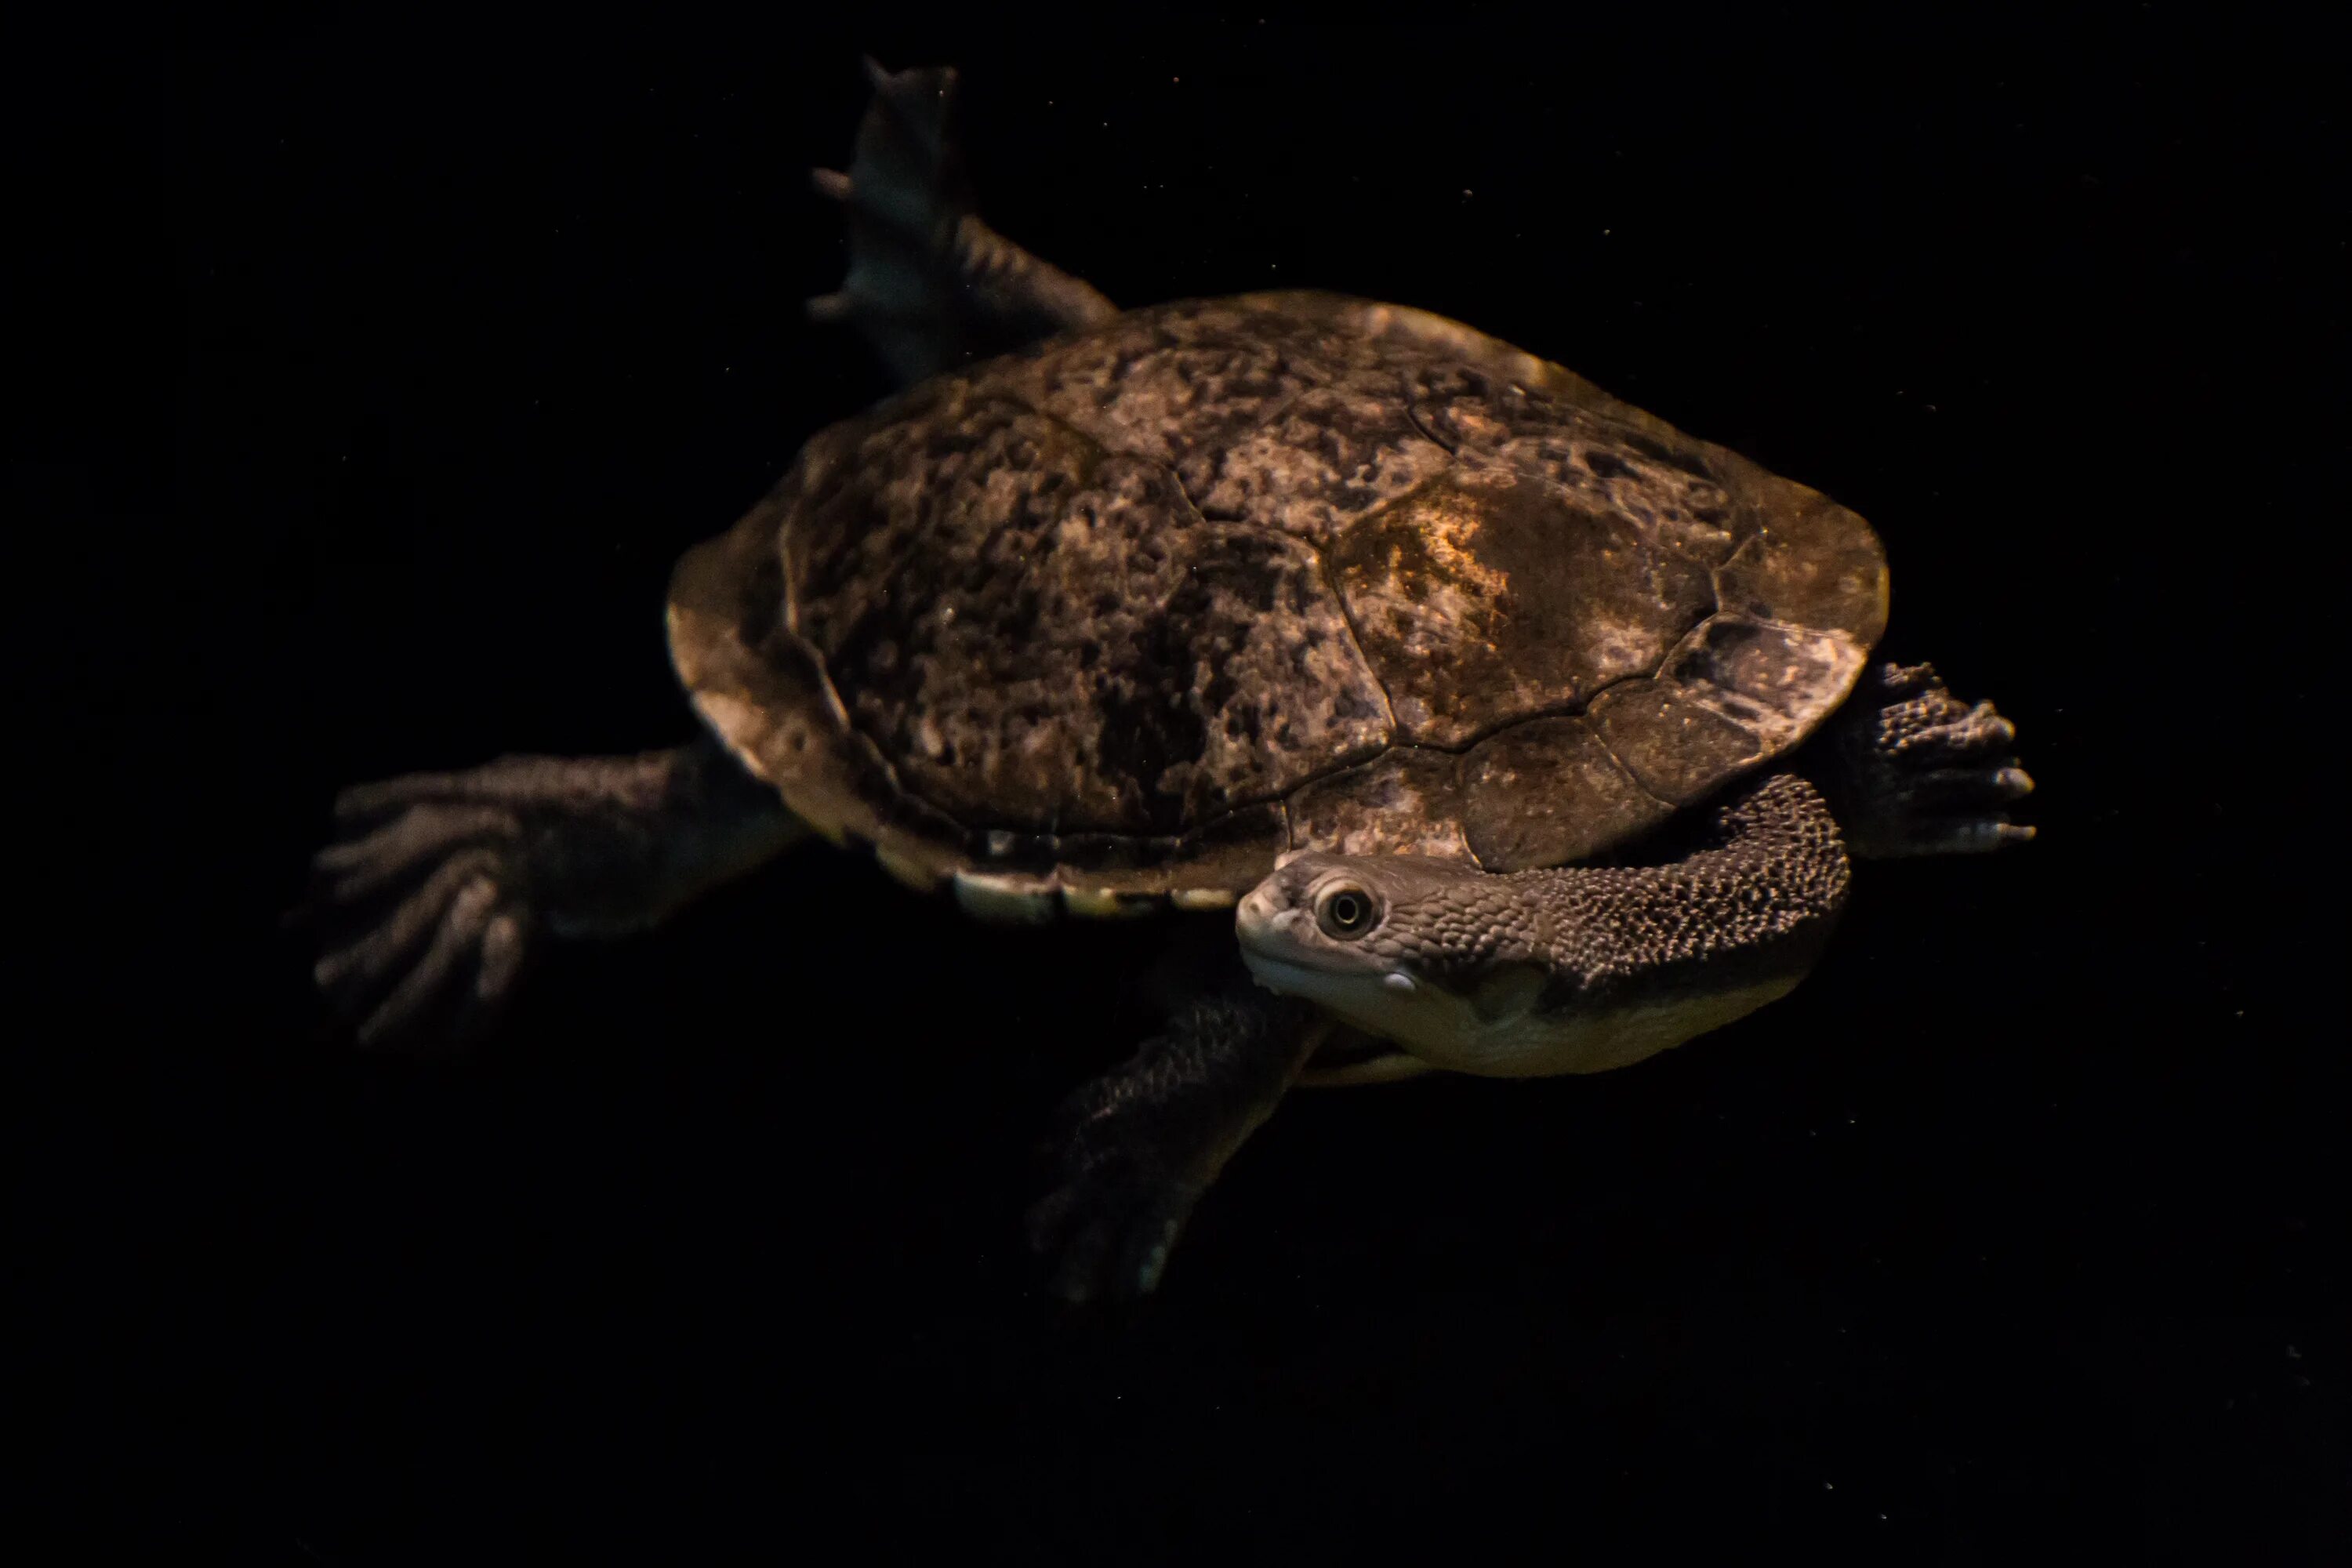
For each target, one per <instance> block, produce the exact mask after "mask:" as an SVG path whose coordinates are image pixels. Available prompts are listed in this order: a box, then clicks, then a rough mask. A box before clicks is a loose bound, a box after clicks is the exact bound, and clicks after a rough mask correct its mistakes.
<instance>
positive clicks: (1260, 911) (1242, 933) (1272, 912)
mask: <svg viewBox="0 0 2352 1568" xmlns="http://www.w3.org/2000/svg"><path fill="white" fill-rule="evenodd" d="M1282 910H1283V901H1282V899H1281V898H1280V896H1279V895H1277V894H1276V891H1275V889H1274V884H1273V882H1271V881H1265V882H1260V883H1259V884H1258V885H1257V886H1256V887H1255V888H1252V889H1250V890H1249V892H1248V894H1247V895H1246V896H1245V897H1244V898H1243V900H1242V901H1241V907H1240V908H1239V909H1237V910H1234V934H1235V935H1236V936H1238V937H1240V938H1241V940H1242V942H1243V944H1244V946H1262V945H1264V944H1265V942H1266V941H1267V940H1268V939H1269V938H1271V937H1272V936H1273V935H1274V928H1275V921H1276V917H1278V916H1279V915H1280V914H1281V913H1282Z"/></svg>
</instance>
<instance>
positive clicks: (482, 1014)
mask: <svg viewBox="0 0 2352 1568" xmlns="http://www.w3.org/2000/svg"><path fill="white" fill-rule="evenodd" d="M335 820H336V824H337V826H338V828H339V829H340V831H341V835H342V837H341V840H340V841H339V842H337V843H335V844H333V845H331V846H330V847H328V848H326V849H324V850H321V851H320V853H319V855H318V856H317V857H316V858H315V859H313V861H312V862H311V866H312V870H313V874H314V878H315V881H314V885H313V889H312V892H311V896H310V902H309V904H308V906H307V907H306V908H305V909H304V910H302V911H300V913H301V915H302V916H303V917H304V918H305V920H306V921H307V922H308V923H310V924H312V925H314V926H317V927H319V928H320V930H321V931H322V932H323V933H324V934H325V936H326V938H327V941H328V943H329V946H330V951H328V952H327V953H326V954H325V955H324V956H323V957H321V958H320V960H319V962H318V963H317V965H316V966H315V968H314V970H313V976H314V978H315V979H316V981H317V983H318V985H319V988H320V990H321V991H322V992H324V993H325V994H326V995H327V997H328V1000H329V1001H330V1002H331V1004H332V1005H334V1007H335V1008H336V1010H337V1011H338V1012H340V1013H341V1014H343V1015H344V1016H347V1017H349V1018H352V1019H353V1020H355V1021H356V1026H357V1033H358V1037H359V1040H360V1043H362V1045H377V1044H383V1043H386V1042H389V1041H392V1040H394V1039H398V1038H401V1037H421V1036H425V1035H428V1034H430V1033H432V1032H434V1026H436V1025H439V1026H442V1027H443V1028H444V1029H445V1030H446V1032H448V1033H450V1034H453V1035H457V1036H459V1037H463V1036H467V1035H470V1034H473V1033H476V1032H478V1031H479V1030H480V1029H482V1028H484V1027H486V1026H488V1024H489V1023H490V1022H491V1021H493V1020H494V1019H495V1018H496V1016H497V1015H498V1013H499V1010H500V1009H501V1008H502V1007H503V1005H505V1003H506V1002H507V1000H508V998H509V995H510V994H511V993H512V991H513V989H514V984H515V980H516V977H517V975H518V974H519V973H520V971H521V968H522V964H523V960H524V958H525V956H526V955H527V952H528V950H529V949H530V947H531V946H532V945H533V943H534V942H536V941H537V940H538V939H539V938H540V937H541V936H542V935H552V936H557V937H572V936H616V935H621V934H624V933H625V932H628V931H635V930H640V929H642V928H644V927H646V926H648V925H651V924H653V923H654V922H655V921H658V920H660V919H661V918H662V917H663V916H665V915H667V914H668V913H669V912H670V911H671V910H675V909H676V908H677V907H678V906H679V905H680V904H682V903H684V902H686V901H687V900H688V899H691V898H693V897H694V896H695V895H696V894H698V893H699V892H701V891H702V890H703V889H707V888H709V887H710V886H712V885H713V884H715V883H717V882H719V881H720V880H722V879H726V878H728V877H730V876H732V875H735V874H737V873H739V872H740V871H744V870H748V869H750V868H751V867H752V866H755V865H757V864H759V863H760V862H761V861H762V860H765V859H766V858H768V857H770V856H772V855H773V854H774V853H776V851H778V850H780V849H782V847H784V846H785V845H787V844H789V843H791V842H792V841H793V839H795V838H797V837H800V836H801V835H802V834H803V832H804V831H805V829H804V828H803V826H801V825H800V823H799V822H798V821H797V820H796V819H795V818H793V816H791V815H790V814H789V813H788V812H786V811H785V810H784V808H783V805H782V803H781V802H780V801H779V800H777V798H776V796H775V794H774V792H773V791H772V790H770V789H768V788H767V787H766V786H765V785H763V784H759V783H757V781H755V780H753V779H751V778H750V777H749V776H748V775H747V774H745V773H743V771H742V769H741V768H740V766H738V765H737V764H736V763H735V762H734V761H733V759H731V758H730V757H728V756H726V755H725V754H724V753H723V752H720V751H719V749H718V747H717V746H716V745H714V744H712V743H710V742H707V741H706V742H701V743H698V744H696V745H691V746H684V747H680V748H678V749H677V750H676V751H667V752H646V753H644V754H642V755H639V756H633V757H597V758H586V759H572V758H562V757H502V758H500V759H499V760H498V761H497V762H494V763H489V764H488V766H485V767H479V768H475V769H471V770H469V771H467V772H464V773H411V774H408V775H406V776H404V777H402V778H396V779H387V780H385V781H383V782H382V783H380V784H361V785H358V786H356V787H355V788H352V789H347V790H345V791H344V792H343V793H342V794H341V795H340V796H338V797H337V799H336V801H335Z"/></svg>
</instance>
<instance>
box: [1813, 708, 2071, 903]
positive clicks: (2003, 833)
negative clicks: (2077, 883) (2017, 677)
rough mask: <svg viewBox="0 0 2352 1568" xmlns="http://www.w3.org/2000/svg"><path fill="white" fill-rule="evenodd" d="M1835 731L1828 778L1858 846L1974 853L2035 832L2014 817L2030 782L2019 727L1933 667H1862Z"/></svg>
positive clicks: (1895, 854)
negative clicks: (1954, 689) (1833, 764)
mask: <svg viewBox="0 0 2352 1568" xmlns="http://www.w3.org/2000/svg"><path fill="white" fill-rule="evenodd" d="M1836 739H1837V751H1838V753H1839V755H1838V763H1839V766H1838V769H1837V776H1836V777H1834V778H1832V779H1825V780H1824V781H1823V782H1824V783H1825V784H1830V785H1831V786H1832V789H1833V790H1834V792H1835V795H1836V796H1837V804H1838V805H1839V807H1840V816H1841V819H1842V820H1843V822H1844V824H1845V828H1846V837H1847V841H1848V843H1849V844H1850V845H1851V846H1852V847H1853V852H1854V853H1855V854H1857V855H1863V856H1868V857H1870V858H1874V859H1894V858H1901V857H1905V856H1912V855H1965V854H1975V853H1979V852H1982V851H1985V850H1990V849H1998V848H2000V847H2002V846H2003V845H2006V844H2022V843H2024V842H2025V841H2026V840H2028V839H2030V838H2032V837H2033V829H2032V828H2031V827H2027V826H2020V825H2019V824H2016V823H2013V822H2011V821H2010V820H2009V816H2008V808H2009V807H2010V806H2011V805H2013V804H2015V803H2016V802H2017V801H2020V800H2022V799H2023V798H2024V797H2025V796H2026V795H2029V794H2030V793H2032V789H2033V781H2032V779H2031V778H2029V777H2028V776H2026V772H2025V770H2024V769H2023V768H2021V767H2020V766H2018V764H2017V756H2016V749H2015V748H2016V742H2017V731H2016V729H2015V727H2014V726H2012V725H2011V723H2010V721H2008V720H2006V719H2004V718H2002V717H2001V716H2000V714H1999V713H1997V712H1995V711H1994V710H1993V705H1992V704H1991V703H1990V702H1979V703H1978V704H1976V705H1975V706H1974V707H1970V706H1969V704H1968V703H1965V702H1963V701H1961V700H1959V699H1958V698H1957V697H1954V696H1953V695H1952V694H1951V693H1950V692H1949V691H1948V690H1946V689H1944V683H1943V682H1942V681H1941V680H1940V679H1937V676H1936V671H1935V668H1934V667H1933V666H1930V665H1925V664H1914V665H1899V664H1889V665H1884V666H1882V667H1880V668H1878V669H1876V670H1874V671H1872V672H1869V673H1867V674H1865V675H1864V677H1863V683H1862V685H1861V687H1860V688H1859V689H1857V690H1856V691H1855V692H1854V694H1853V698H1852V699H1851V700H1849V701H1848V703H1847V705H1846V710H1845V712H1844V713H1843V714H1842V715H1841V716H1840V721H1839V729H1838V734H1837V737H1836Z"/></svg>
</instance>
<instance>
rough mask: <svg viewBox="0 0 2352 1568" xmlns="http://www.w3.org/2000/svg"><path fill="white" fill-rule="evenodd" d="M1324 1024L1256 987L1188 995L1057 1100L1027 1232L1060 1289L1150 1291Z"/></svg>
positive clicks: (1098, 1296)
mask: <svg viewBox="0 0 2352 1568" xmlns="http://www.w3.org/2000/svg"><path fill="white" fill-rule="evenodd" d="M1328 1027H1329V1026H1328V1024H1326V1023H1324V1022H1323V1021H1322V1020H1321V1019H1320V1018H1319V1017H1318V1016H1317V1015H1316V1013H1315V1012H1314V1010H1313V1009H1312V1008H1310V1007H1308V1006H1307V1005H1303V1004H1301V1003H1297V1002H1295V1001H1290V1000H1287V999H1284V998H1278V997H1275V996H1271V995H1265V994H1260V993H1255V992H1252V993H1246V994H1243V993H1235V994H1220V995H1217V996H1214V997H1211V998H1209V999H1206V1000H1202V1001H1199V1002H1195V1003H1193V1004H1192V1005H1191V1006H1190V1007H1188V1008H1186V1009H1185V1010H1184V1011H1183V1012H1182V1013H1181V1014H1179V1015H1178V1016H1177V1017H1176V1019H1175V1021H1174V1022H1173V1023H1171V1025H1170V1026H1169V1027H1168V1028H1167V1029H1166V1030H1165V1031H1164V1032H1162V1033H1161V1034H1160V1035H1157V1036H1155V1037H1152V1038H1151V1039H1150V1040H1148V1041H1146V1042H1145V1043H1144V1046H1143V1048H1142V1049H1140V1050H1139V1051H1138V1052H1137V1053H1136V1054H1135V1055H1134V1057H1133V1058H1130V1059H1129V1061H1128V1062H1127V1064H1126V1065H1125V1066H1123V1067H1121V1068H1118V1070H1117V1071H1116V1072H1113V1073H1110V1074H1108V1076H1106V1077H1104V1078H1101V1079H1097V1080H1096V1081H1095V1082H1094V1083H1091V1084H1089V1085H1087V1087H1086V1088H1085V1089H1081V1090H1079V1091H1078V1092H1077V1093H1076V1095H1074V1096H1072V1097H1071V1099H1070V1100H1069V1102H1068V1103H1067V1104H1066V1106H1065V1107H1064V1109H1063V1111H1062V1121H1063V1129H1062V1137H1061V1140H1060V1153H1059V1156H1058V1159H1057V1162H1056V1165H1057V1169H1056V1174H1057V1177H1058V1181H1057V1184H1056V1185H1055V1188H1054V1190H1053V1191H1052V1192H1050V1193H1048V1194H1046V1196H1045V1198H1044V1199H1043V1200H1042V1201H1040V1202H1039V1203H1038V1205H1036V1207H1035V1208H1034V1209H1032V1210H1031V1211H1030V1214H1029V1244H1030V1246H1031V1247H1032V1248H1033V1249H1034V1250H1035V1251H1036V1252H1038V1253H1039V1254H1041V1255H1043V1256H1044V1257H1045V1258H1047V1259H1048V1261H1049V1262H1050V1264H1051V1265H1052V1267H1053V1270H1054V1273H1053V1289H1054V1293H1055V1295H1057V1296H1060V1297H1062V1298H1063V1299H1064V1300H1069V1301H1089V1300H1102V1299H1121V1298H1129V1297H1136V1296H1143V1295H1148V1294H1150V1291H1151V1290H1152V1289H1153V1288H1154V1287H1156V1286H1157V1285H1158V1284H1159V1283H1160V1270H1161V1268H1164V1267H1165V1266H1166V1264H1167V1261H1168V1253H1169V1250H1170V1248H1171V1247H1173V1246H1174V1245H1175V1243H1176V1237H1177V1234H1178V1232H1180V1231H1181V1230H1182V1228H1183V1226H1184V1221H1185V1220H1186V1218H1187V1217H1189V1216H1190V1215H1191V1214H1192V1205H1194V1204H1195V1203H1197V1202H1199V1200H1200V1197H1201V1194H1202V1193H1203V1192H1205V1191H1206V1190H1207V1189H1208V1186H1209V1184H1210V1183H1211V1182H1213V1181H1214V1180H1215V1179H1216V1176H1217V1173H1218V1172H1219V1171H1220V1170H1222V1169H1223V1168H1224V1163H1225V1162H1226V1161H1227V1160H1228V1159H1230V1158H1232V1157H1233V1154H1234V1151H1235V1150H1237V1149H1239V1148H1240V1147H1241V1145H1242V1142H1243V1141H1244V1140H1245V1139H1246V1138H1248V1136H1249V1135H1250V1133H1251V1132H1252V1131H1255V1130H1256V1128H1257V1126H1258V1125H1259V1123H1261V1122H1263V1121H1265V1119H1266V1118H1267V1117H1268V1116H1270V1115H1272V1114H1273V1113H1274V1108H1275V1105H1276V1101H1278V1100H1281V1098H1282V1095H1283V1091H1284V1090H1285V1089H1288V1088H1289V1087H1290V1084H1291V1081H1292V1080H1293V1079H1296V1078H1297V1076H1298V1070H1299V1068H1300V1067H1301V1066H1302V1065H1304V1063H1305V1062H1306V1060H1307V1058H1308V1057H1309V1056H1310V1055H1312V1054H1313V1052H1314V1049H1315V1047H1316V1045H1317V1044H1318V1042H1319V1041H1320V1040H1321V1038H1322V1037H1323V1036H1324V1034H1325V1033H1326V1032H1327V1031H1328Z"/></svg>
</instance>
